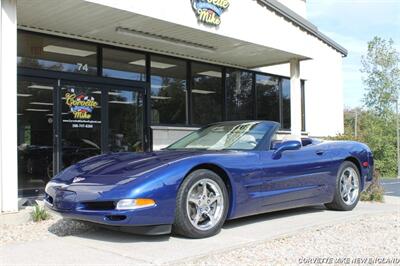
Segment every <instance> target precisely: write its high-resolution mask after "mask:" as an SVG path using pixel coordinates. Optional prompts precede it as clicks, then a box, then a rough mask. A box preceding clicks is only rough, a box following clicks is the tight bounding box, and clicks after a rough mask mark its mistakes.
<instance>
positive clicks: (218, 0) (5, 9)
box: [0, 0, 347, 212]
mask: <svg viewBox="0 0 400 266" xmlns="http://www.w3.org/2000/svg"><path fill="white" fill-rule="evenodd" d="M306 17H307V13H306V1H305V0H279V1H278V0H240V1H239V0H168V1H159V0H119V1H112V0H86V1H85V0H68V1H63V0H34V1H32V0H1V16H0V34H1V35H0V36H1V37H0V51H1V52H0V148H1V150H0V181H1V182H0V193H1V194H0V206H1V207H0V210H1V211H2V212H9V211H16V210H17V209H18V198H19V197H30V196H37V195H40V193H41V192H42V191H43V187H44V185H45V183H46V182H47V181H48V179H49V178H50V177H51V176H52V175H53V174H54V173H57V172H59V171H60V170H62V169H63V168H64V167H66V166H68V165H70V164H72V163H74V162H76V161H78V160H81V159H83V158H85V157H88V156H92V155H94V154H98V153H102V152H107V151H114V152H118V151H142V150H150V149H151V148H152V147H154V149H157V148H160V147H162V146H165V145H167V144H169V143H171V142H172V141H173V140H175V139H176V138H178V137H180V136H182V135H184V134H187V133H188V132H190V131H191V130H193V128H196V127H199V126H201V125H204V124H207V123H212V122H216V121H223V120H250V119H262V120H275V121H278V122H281V125H282V134H285V133H286V132H292V133H294V134H300V132H302V133H303V134H307V133H308V134H309V135H312V136H327V135H335V134H337V133H341V132H343V99H342V98H343V96H342V74H341V67H342V58H343V57H344V56H346V54H347V51H346V49H344V48H343V47H341V46H340V45H338V44H337V43H336V42H334V41H333V40H332V39H330V38H329V37H327V36H325V35H324V34H322V33H321V32H320V31H318V28H317V27H316V26H314V25H313V24H311V23H310V22H309V21H307V19H306ZM150 128H151V129H152V130H151V129H150Z"/></svg>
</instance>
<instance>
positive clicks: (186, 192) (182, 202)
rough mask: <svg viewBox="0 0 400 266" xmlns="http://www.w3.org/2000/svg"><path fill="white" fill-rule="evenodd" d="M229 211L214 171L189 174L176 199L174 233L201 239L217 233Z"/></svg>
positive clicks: (223, 188)
mask: <svg viewBox="0 0 400 266" xmlns="http://www.w3.org/2000/svg"><path fill="white" fill-rule="evenodd" d="M228 207H229V197H228V191H227V189H226V186H225V184H224V182H223V181H222V179H221V178H220V177H219V176H218V175H217V174H216V173H214V172H213V171H210V170H206V169H200V170H196V171H194V172H192V173H190V174H189V176H188V177H187V178H186V179H185V180H184V181H183V183H182V185H181V187H180V189H179V191H178V195H177V202H176V211H175V221H174V224H173V226H172V229H173V231H174V233H177V234H180V235H183V236H186V237H190V238H204V237H209V236H212V235H215V234H216V233H218V232H219V231H220V229H221V227H222V225H223V223H224V222H225V219H226V216H227V213H228Z"/></svg>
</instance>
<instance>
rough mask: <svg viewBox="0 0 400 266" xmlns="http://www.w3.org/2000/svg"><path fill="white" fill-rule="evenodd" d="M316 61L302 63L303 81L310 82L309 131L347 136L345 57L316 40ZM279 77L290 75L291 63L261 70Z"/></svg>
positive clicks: (308, 88) (307, 105)
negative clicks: (344, 121)
mask: <svg viewBox="0 0 400 266" xmlns="http://www.w3.org/2000/svg"><path fill="white" fill-rule="evenodd" d="M313 49H314V51H315V55H314V59H312V60H306V61H302V62H301V63H300V78H301V79H305V80H306V85H305V102H306V104H305V109H306V110H305V112H306V131H307V132H308V133H309V134H310V135H311V136H334V135H337V134H338V133H343V131H344V128H343V127H344V126H343V107H344V106H343V78H342V55H341V54H340V53H338V52H337V51H335V50H334V49H332V48H330V47H329V46H327V45H325V44H323V43H322V42H320V41H318V40H316V41H315V42H314V43H313ZM259 70H261V71H265V72H268V73H271V74H276V75H284V76H289V75H290V66H289V64H282V65H276V66H270V67H264V68H260V69H259Z"/></svg>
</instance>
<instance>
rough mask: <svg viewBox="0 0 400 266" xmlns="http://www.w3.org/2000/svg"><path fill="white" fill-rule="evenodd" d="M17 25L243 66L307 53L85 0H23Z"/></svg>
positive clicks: (274, 61)
mask: <svg viewBox="0 0 400 266" xmlns="http://www.w3.org/2000/svg"><path fill="white" fill-rule="evenodd" d="M17 3H18V6H17V14H18V27H19V28H20V29H27V30H32V31H38V32H44V33H51V34H54V35H60V36H68V37H73V38H78V39H82V40H88V41H94V42H100V43H105V44H111V45H115V46H121V47H127V48H133V49H137V50H142V51H150V52H155V53H160V54H166V55H174V56H178V57H182V58H188V59H195V60H198V61H204V62H210V63H215V64H222V65H226V66H232V67H239V68H246V69H251V68H256V67H262V66H269V65H276V64H281V63H287V62H289V61H290V60H291V59H295V58H296V59H299V60H306V59H310V57H308V56H304V55H300V54H296V53H291V52H287V51H282V50H279V49H276V48H271V47H267V46H263V45H260V44H256V43H251V42H246V41H243V40H239V39H236V38H231V37H227V36H223V35H220V34H217V33H215V32H209V31H204V30H200V29H195V28H192V27H188V26H185V25H180V24H176V23H172V22H169V21H165V20H160V19H157V18H155V17H149V16H145V15H142V14H137V13H133V12H129V11H126V10H121V9H117V8H113V7H109V6H106V5H101V4H96V3H92V2H88V1H83V0H68V1H62V0H38V1H31V0H19V1H17Z"/></svg>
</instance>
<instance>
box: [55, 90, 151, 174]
mask: <svg viewBox="0 0 400 266" xmlns="http://www.w3.org/2000/svg"><path fill="white" fill-rule="evenodd" d="M59 97H60V98H61V106H60V108H59V111H58V113H59V114H60V119H59V120H58V121H59V124H60V126H59V127H58V128H59V131H60V134H58V135H59V136H60V139H59V140H58V143H59V145H58V146H59V147H60V148H59V150H60V157H59V158H58V160H59V163H58V165H59V167H57V168H58V170H61V169H63V168H65V167H68V166H69V165H72V164H74V163H77V162H78V161H80V160H83V159H85V158H88V157H92V156H94V155H97V154H101V153H104V152H108V151H110V152H139V151H143V150H144V93H143V90H142V89H141V88H138V89H135V88H129V87H118V86H104V85H101V86H96V85H85V84H84V83H75V84H74V83H67V82H61V87H60V93H59Z"/></svg>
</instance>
